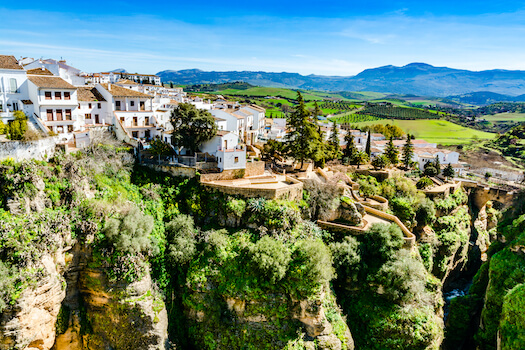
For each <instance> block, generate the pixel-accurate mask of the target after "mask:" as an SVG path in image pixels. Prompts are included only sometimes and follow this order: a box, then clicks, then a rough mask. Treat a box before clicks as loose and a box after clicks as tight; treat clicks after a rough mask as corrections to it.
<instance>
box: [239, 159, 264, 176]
mask: <svg viewBox="0 0 525 350" xmlns="http://www.w3.org/2000/svg"><path fill="white" fill-rule="evenodd" d="M264 164H265V163H264V162H263V161H257V162H247V163H246V171H245V173H244V176H245V177H249V176H259V175H264Z"/></svg>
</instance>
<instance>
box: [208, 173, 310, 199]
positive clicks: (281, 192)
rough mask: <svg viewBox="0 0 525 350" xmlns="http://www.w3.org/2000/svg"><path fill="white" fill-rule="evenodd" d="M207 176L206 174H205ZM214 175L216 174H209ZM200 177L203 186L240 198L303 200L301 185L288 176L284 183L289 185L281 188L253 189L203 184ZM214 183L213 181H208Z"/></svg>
mask: <svg viewBox="0 0 525 350" xmlns="http://www.w3.org/2000/svg"><path fill="white" fill-rule="evenodd" d="M206 175H208V174H206ZM209 175H216V174H209ZM202 176H203V175H201V184H203V185H204V186H207V187H210V188H215V189H217V190H219V191H221V192H223V193H226V194H230V195H235V196H242V197H245V198H258V197H261V198H266V199H286V200H292V201H295V200H301V199H302V198H303V183H302V182H301V181H298V180H296V179H293V178H291V177H289V176H287V177H286V181H287V182H288V183H290V185H288V186H285V187H281V188H253V187H242V186H232V185H228V184H217V183H209V182H204V181H203V180H202ZM209 181H214V180H209Z"/></svg>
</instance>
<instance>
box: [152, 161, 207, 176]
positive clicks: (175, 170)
mask: <svg viewBox="0 0 525 350" xmlns="http://www.w3.org/2000/svg"><path fill="white" fill-rule="evenodd" d="M145 165H146V166H147V167H149V168H151V169H153V170H156V171H162V172H164V173H167V174H170V175H172V176H177V177H179V176H181V177H188V178H193V177H195V176H197V174H196V173H197V169H195V168H191V167H182V166H169V165H154V164H145Z"/></svg>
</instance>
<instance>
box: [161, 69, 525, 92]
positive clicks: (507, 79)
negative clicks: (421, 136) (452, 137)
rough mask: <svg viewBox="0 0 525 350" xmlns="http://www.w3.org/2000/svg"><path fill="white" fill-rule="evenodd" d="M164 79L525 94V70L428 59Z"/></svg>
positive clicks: (172, 74)
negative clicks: (320, 70)
mask: <svg viewBox="0 0 525 350" xmlns="http://www.w3.org/2000/svg"><path fill="white" fill-rule="evenodd" d="M157 75H159V76H160V77H161V78H162V81H164V82H169V81H172V82H173V83H176V84H185V85H187V84H201V83H215V84H216V83H225V82H231V81H244V82H247V83H250V84H252V85H259V86H268V87H285V88H295V89H307V90H324V91H374V92H382V93H391V94H414V95H418V96H436V97H446V96H451V95H462V94H468V93H471V92H478V91H485V92H491V93H496V94H504V95H509V96H518V95H521V94H525V71H518V70H503V69H494V70H485V71H469V70H463V69H454V68H448V67H435V66H432V65H429V64H426V63H410V64H408V65H406V66H402V67H397V66H391V65H389V66H383V67H378V68H371V69H366V70H364V71H362V72H361V73H359V74H357V75H355V76H324V75H313V74H311V75H301V74H298V73H286V72H283V73H271V72H254V71H229V72H215V71H212V72H206V71H202V70H199V69H186V70H179V71H174V70H165V71H162V72H159V73H157Z"/></svg>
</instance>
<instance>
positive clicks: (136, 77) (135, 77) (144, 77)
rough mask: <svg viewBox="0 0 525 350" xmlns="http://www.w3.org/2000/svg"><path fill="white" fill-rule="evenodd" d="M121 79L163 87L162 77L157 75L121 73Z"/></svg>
mask: <svg viewBox="0 0 525 350" xmlns="http://www.w3.org/2000/svg"><path fill="white" fill-rule="evenodd" d="M121 77H122V78H125V79H129V80H132V81H134V82H136V83H140V84H152V85H162V83H161V80H160V77H159V76H158V75H155V74H138V73H121Z"/></svg>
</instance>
